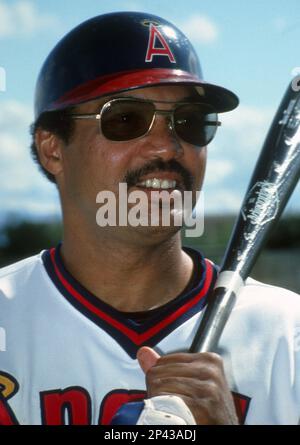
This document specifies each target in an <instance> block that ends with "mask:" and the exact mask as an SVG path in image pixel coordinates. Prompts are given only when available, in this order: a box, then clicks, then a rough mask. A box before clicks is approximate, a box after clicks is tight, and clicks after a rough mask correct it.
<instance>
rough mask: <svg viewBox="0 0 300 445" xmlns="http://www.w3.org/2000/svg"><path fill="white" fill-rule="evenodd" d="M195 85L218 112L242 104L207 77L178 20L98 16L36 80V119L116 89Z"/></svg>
mask: <svg viewBox="0 0 300 445" xmlns="http://www.w3.org/2000/svg"><path fill="white" fill-rule="evenodd" d="M166 84H177V85H191V86H195V87H196V88H197V90H198V92H199V94H201V95H202V99H201V100H203V101H205V102H207V103H210V104H211V105H213V106H214V108H215V110H216V111H217V112H223V111H229V110H232V109H234V108H235V107H237V105H238V102H239V101H238V98H237V96H236V95H235V94H234V93H232V92H231V91H229V90H227V89H225V88H223V87H220V86H217V85H213V84H211V83H207V82H205V81H204V80H203V76H202V71H201V68H200V64H199V60H198V57H197V54H196V52H195V50H194V48H193V47H192V45H191V43H190V42H189V40H188V39H187V37H186V36H185V35H184V34H183V33H182V32H181V31H180V30H179V29H178V28H176V27H175V26H174V25H173V24H171V23H169V22H167V21H166V20H164V19H162V18H160V17H157V16H155V15H152V14H148V13H140V12H117V13H110V14H104V15H99V16H97V17H94V18H92V19H89V20H87V21H86V22H84V23H82V24H80V25H79V26H77V27H76V28H74V29H73V30H72V31H70V32H69V33H68V34H67V35H66V36H65V37H63V38H62V40H60V41H59V42H58V44H57V45H56V46H55V48H54V49H53V50H52V51H51V53H50V54H49V56H48V58H47V59H46V61H45V63H44V65H43V67H42V69H41V71H40V74H39V77H38V80H37V85H36V92H35V118H36V119H37V118H38V117H39V116H40V115H41V114H42V113H44V112H46V111H52V110H59V109H63V108H66V107H68V106H72V105H76V104H79V103H82V102H86V101H89V100H92V99H96V98H98V97H101V96H105V95H111V94H114V93H116V92H120V91H126V90H131V89H135V88H142V87H143V88H144V87H147V86H156V85H166Z"/></svg>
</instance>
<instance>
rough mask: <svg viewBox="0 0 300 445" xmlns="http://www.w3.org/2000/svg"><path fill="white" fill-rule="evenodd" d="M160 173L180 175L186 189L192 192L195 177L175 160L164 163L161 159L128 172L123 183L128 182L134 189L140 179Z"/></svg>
mask: <svg viewBox="0 0 300 445" xmlns="http://www.w3.org/2000/svg"><path fill="white" fill-rule="evenodd" d="M159 171H161V172H165V171H168V172H175V173H179V175H180V176H181V178H182V181H183V185H184V187H185V189H186V190H192V187H193V184H194V179H193V176H192V175H191V173H190V172H189V171H188V170H187V169H186V168H184V167H183V166H182V165H181V164H179V162H177V161H176V160H175V159H171V160H170V161H167V162H164V161H162V160H161V159H155V160H153V161H151V162H149V163H148V164H146V165H144V166H143V167H141V168H139V169H136V170H132V171H128V172H127V173H126V175H125V176H124V179H123V182H126V183H127V185H128V187H132V186H134V185H136V184H137V183H138V182H140V178H142V177H143V176H144V175H147V174H149V173H156V172H159Z"/></svg>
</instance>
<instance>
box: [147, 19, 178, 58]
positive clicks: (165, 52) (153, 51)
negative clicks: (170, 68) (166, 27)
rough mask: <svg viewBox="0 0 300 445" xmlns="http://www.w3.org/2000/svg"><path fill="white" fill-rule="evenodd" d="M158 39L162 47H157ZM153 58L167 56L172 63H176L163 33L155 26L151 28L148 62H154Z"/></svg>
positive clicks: (151, 25) (152, 25)
mask: <svg viewBox="0 0 300 445" xmlns="http://www.w3.org/2000/svg"><path fill="white" fill-rule="evenodd" d="M156 39H158V40H159V42H160V44H161V47H156V46H155V44H156ZM153 56H167V57H169V60H170V62H171V63H176V60H175V57H174V55H173V53H172V51H171V49H170V47H169V45H168V43H167V41H166V39H165V38H164V36H163V35H162V33H161V32H160V31H159V29H158V28H157V27H156V26H155V25H154V24H153V23H151V24H150V28H149V41H148V49H147V54H146V59H145V61H146V62H152V59H153Z"/></svg>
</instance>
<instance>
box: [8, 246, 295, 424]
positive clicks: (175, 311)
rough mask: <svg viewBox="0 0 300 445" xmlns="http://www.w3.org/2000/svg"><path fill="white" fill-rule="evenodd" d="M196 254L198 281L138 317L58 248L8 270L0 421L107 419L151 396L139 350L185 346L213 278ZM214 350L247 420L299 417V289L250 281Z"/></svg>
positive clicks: (104, 421)
mask: <svg viewBox="0 0 300 445" xmlns="http://www.w3.org/2000/svg"><path fill="white" fill-rule="evenodd" d="M188 250H190V251H191V249H187V251H188ZM194 255H195V251H194ZM196 255H197V256H198V261H197V265H198V267H199V270H201V279H200V280H199V281H198V283H197V284H196V285H195V286H194V288H192V289H190V290H189V291H188V292H186V293H184V294H183V295H181V296H179V298H177V299H175V300H174V301H173V302H171V303H169V304H167V305H164V306H163V307H162V308H161V310H160V312H159V313H158V312H157V311H154V312H153V316H151V317H150V318H147V319H146V320H144V321H142V322H140V323H139V322H137V321H136V320H132V319H128V318H127V317H126V316H124V314H123V313H120V312H119V311H117V310H115V309H114V308H112V307H111V306H109V305H107V304H105V303H104V302H102V301H100V300H99V299H98V298H96V297H95V296H94V295H92V294H91V293H90V292H89V291H88V290H86V289H85V288H83V287H82V286H81V285H80V284H79V283H78V282H77V281H76V280H75V279H74V278H73V277H72V276H71V275H70V274H69V273H68V272H67V271H66V269H65V268H64V266H63V264H62V261H61V258H60V253H59V249H52V250H50V251H45V252H42V253H41V254H40V255H37V256H34V257H32V258H28V259H26V260H24V261H21V262H19V263H16V264H15V265H12V266H9V267H6V268H4V269H2V270H1V271H0V424H17V423H19V424H24V425H28V424H31V425H32V424H33V425H36V424H43V425H60V424H81V425H85V424H104V425H105V424H109V423H110V421H111V419H112V417H113V416H114V414H115V413H116V412H117V410H118V409H119V408H120V407H121V405H122V404H124V403H126V402H128V401H133V400H142V399H143V398H145V396H146V387H145V376H144V374H143V372H142V370H141V369H140V367H139V364H138V362H137V360H136V352H137V350H138V349H139V347H140V346H142V345H148V346H151V347H154V348H155V349H156V350H157V351H158V352H160V353H162V354H166V353H171V352H175V351H178V350H181V351H183V350H188V348H189V346H190V345H191V343H192V339H193V335H194V334H195V331H196V328H197V326H198V324H199V321H200V319H201V317H202V314H203V309H204V308H205V305H206V300H207V295H208V293H209V291H210V290H211V289H212V287H213V284H214V281H215V278H216V275H217V270H216V268H215V266H214V265H213V264H212V263H211V262H210V261H208V260H204V259H203V257H202V256H201V254H200V253H196ZM217 352H218V353H220V354H221V355H222V357H223V359H224V365H225V371H226V376H227V380H228V382H229V385H230V388H231V390H232V393H233V396H234V399H235V403H236V407H237V411H238V414H239V418H240V421H241V422H242V423H245V424H297V423H298V422H299V418H300V297H299V296H298V295H296V294H295V293H292V292H289V291H287V290H284V289H280V288H277V287H273V286H268V285H264V284H261V283H258V282H256V281H254V280H248V281H247V285H246V286H245V287H244V289H243V290H242V291H241V293H240V295H239V298H238V302H237V304H236V306H235V308H234V310H233V312H232V314H231V316H230V319H229V321H228V323H227V325H226V327H225V330H224V332H223V335H222V337H221V341H220V346H219V349H218V351H217Z"/></svg>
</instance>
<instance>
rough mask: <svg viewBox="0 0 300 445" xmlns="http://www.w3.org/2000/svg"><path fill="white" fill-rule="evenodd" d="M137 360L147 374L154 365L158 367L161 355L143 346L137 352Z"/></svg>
mask: <svg viewBox="0 0 300 445" xmlns="http://www.w3.org/2000/svg"><path fill="white" fill-rule="evenodd" d="M136 357H137V359H138V362H139V365H140V367H141V368H142V370H143V371H144V373H145V374H146V373H147V372H148V371H149V369H151V368H152V367H153V366H154V365H156V363H157V361H158V359H159V358H160V355H159V354H158V353H157V352H155V351H154V349H152V348H148V347H147V346H143V347H142V348H140V349H139V350H138V352H137V356H136Z"/></svg>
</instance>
